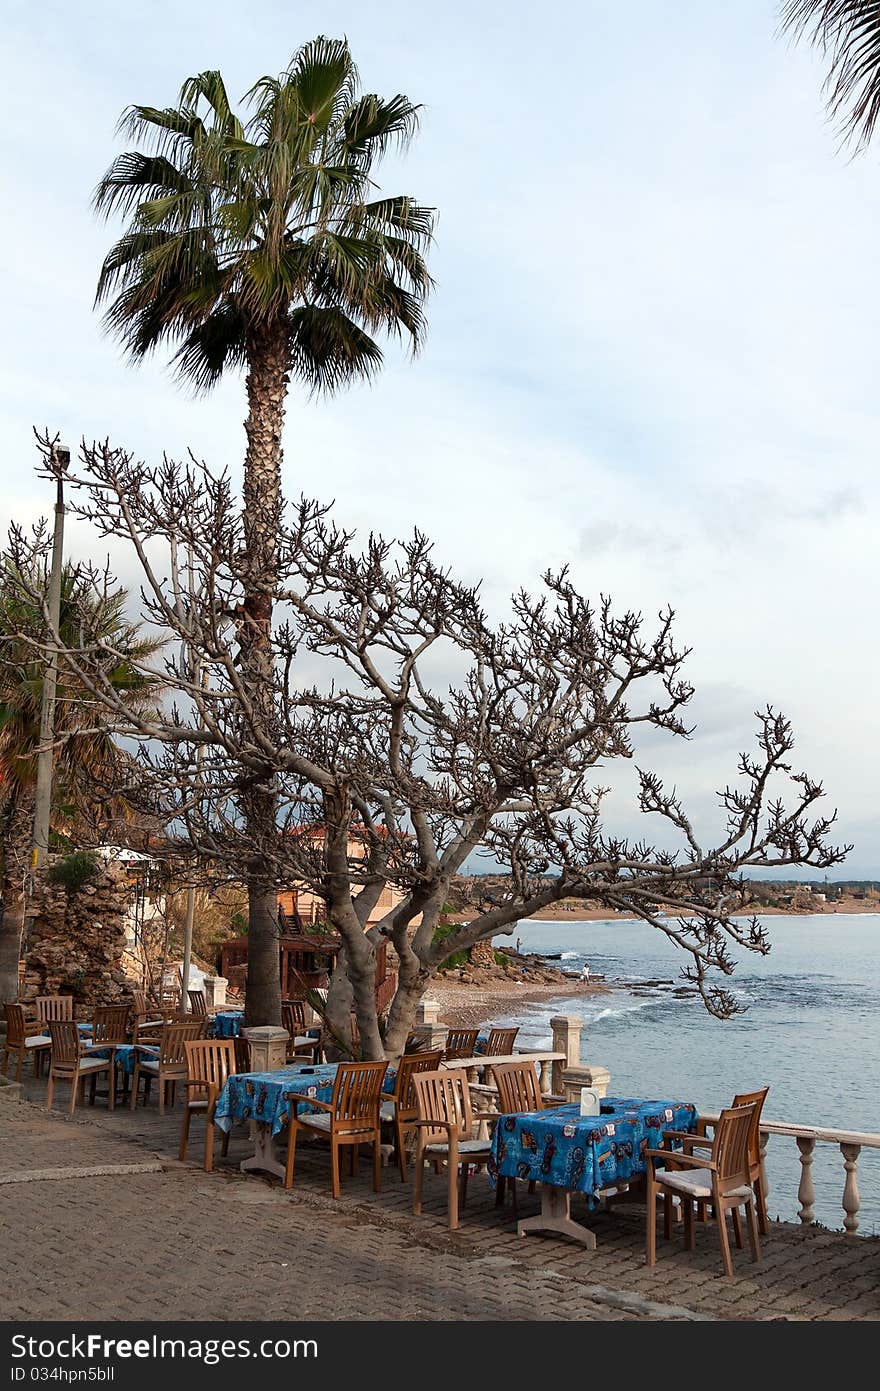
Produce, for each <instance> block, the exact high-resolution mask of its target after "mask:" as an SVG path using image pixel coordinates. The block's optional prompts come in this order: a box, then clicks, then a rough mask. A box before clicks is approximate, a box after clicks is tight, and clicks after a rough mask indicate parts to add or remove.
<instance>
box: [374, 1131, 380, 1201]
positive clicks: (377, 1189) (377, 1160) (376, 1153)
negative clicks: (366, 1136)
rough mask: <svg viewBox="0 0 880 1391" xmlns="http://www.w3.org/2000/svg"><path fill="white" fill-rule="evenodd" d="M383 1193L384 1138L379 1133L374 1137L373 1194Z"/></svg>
mask: <svg viewBox="0 0 880 1391" xmlns="http://www.w3.org/2000/svg"><path fill="white" fill-rule="evenodd" d="M381 1191H382V1136H381V1134H380V1133H379V1131H378V1130H377V1131H376V1134H375V1135H374V1136H373V1192H374V1193H380V1192H381Z"/></svg>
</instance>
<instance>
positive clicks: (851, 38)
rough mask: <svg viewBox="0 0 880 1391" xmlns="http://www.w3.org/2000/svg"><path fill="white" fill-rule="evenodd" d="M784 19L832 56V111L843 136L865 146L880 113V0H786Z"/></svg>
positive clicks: (828, 84) (829, 92) (828, 81)
mask: <svg viewBox="0 0 880 1391" xmlns="http://www.w3.org/2000/svg"><path fill="white" fill-rule="evenodd" d="M781 24H782V28H783V31H788V32H790V33H792V34H793V35H794V36H795V37H796V38H798V39H800V38H806V39H807V41H808V42H809V43H811V44H813V45H814V46H815V47H817V48H819V49H821V51H822V53H823V54H824V55H825V57H826V58H827V59H828V60H829V68H828V75H827V77H826V79H825V93H826V97H827V103H828V112H829V115H830V116H831V118H832V119H833V120H835V121H837V122H838V123H839V127H840V129H841V132H842V134H843V137H844V139H845V140H848V141H852V142H853V143H854V144H855V146H856V148H861V147H863V146H865V145H867V144H868V142H869V141H870V139H871V137H872V135H873V134H874V129H875V127H876V125H877V120H878V117H880V0H786V3H785V4H784V5H783V7H782V11H781Z"/></svg>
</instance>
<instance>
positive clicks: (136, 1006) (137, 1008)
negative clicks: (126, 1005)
mask: <svg viewBox="0 0 880 1391" xmlns="http://www.w3.org/2000/svg"><path fill="white" fill-rule="evenodd" d="M131 1007H132V1009H133V1010H134V1012H135V1014H148V1013H149V1005H148V1004H147V993H146V991H145V990H133V991H132V992H131Z"/></svg>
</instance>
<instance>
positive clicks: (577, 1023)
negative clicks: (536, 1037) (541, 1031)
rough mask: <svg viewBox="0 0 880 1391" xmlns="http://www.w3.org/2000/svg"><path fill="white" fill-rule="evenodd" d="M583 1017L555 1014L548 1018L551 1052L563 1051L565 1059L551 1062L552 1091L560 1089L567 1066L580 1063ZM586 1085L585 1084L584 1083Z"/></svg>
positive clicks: (574, 1065)
mask: <svg viewBox="0 0 880 1391" xmlns="http://www.w3.org/2000/svg"><path fill="white" fill-rule="evenodd" d="M583 1026H584V1021H583V1019H579V1018H578V1016H577V1015H575V1014H556V1015H554V1016H553V1018H552V1019H551V1020H550V1028H551V1029H552V1030H553V1052H554V1053H564V1054H565V1061H564V1062H557V1063H554V1064H553V1091H554V1092H555V1093H556V1094H557V1095H558V1094H559V1093H560V1092H561V1090H562V1074H563V1072H565V1070H566V1069H567V1068H572V1067H580V1065H581V1029H582V1028H583ZM585 1085H586V1084H585Z"/></svg>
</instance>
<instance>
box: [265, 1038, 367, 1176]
mask: <svg viewBox="0 0 880 1391" xmlns="http://www.w3.org/2000/svg"><path fill="white" fill-rule="evenodd" d="M387 1070H388V1064H387V1062H378V1063H340V1064H339V1068H338V1070H337V1073H336V1080H335V1081H334V1083H333V1095H332V1097H331V1099H330V1101H329V1102H327V1101H316V1100H315V1099H314V1097H311V1096H305V1095H304V1094H303V1093H302V1092H285V1094H284V1095H285V1099H286V1100H287V1101H289V1102H290V1121H289V1125H288V1142H287V1164H286V1166H285V1172H284V1187H285V1188H290V1187H291V1185H292V1184H293V1166H294V1161H295V1158H296V1138H297V1135H298V1134H299V1132H300V1130H305V1131H307V1132H309V1133H310V1134H313V1135H323V1136H325V1137H326V1138H327V1139H329V1141H330V1185H331V1191H332V1193H333V1197H334V1198H338V1197H339V1194H340V1173H339V1161H340V1157H341V1156H340V1150H341V1149H342V1147H343V1146H344V1145H349V1146H350V1147H351V1169H352V1173H354V1170H355V1164H356V1161H357V1150H358V1146H359V1145H372V1146H373V1191H374V1192H375V1193H378V1192H379V1189H380V1186H381V1182H382V1173H381V1165H382V1150H381V1139H382V1135H381V1130H380V1127H379V1101H380V1099H381V1095H382V1083H383V1081H384V1079H385V1073H386V1071H387ZM300 1101H305V1102H308V1103H309V1105H311V1106H316V1107H318V1108H319V1109H318V1111H317V1112H309V1113H307V1114H305V1115H302V1116H300V1115H297V1108H296V1103H297V1102H300Z"/></svg>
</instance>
